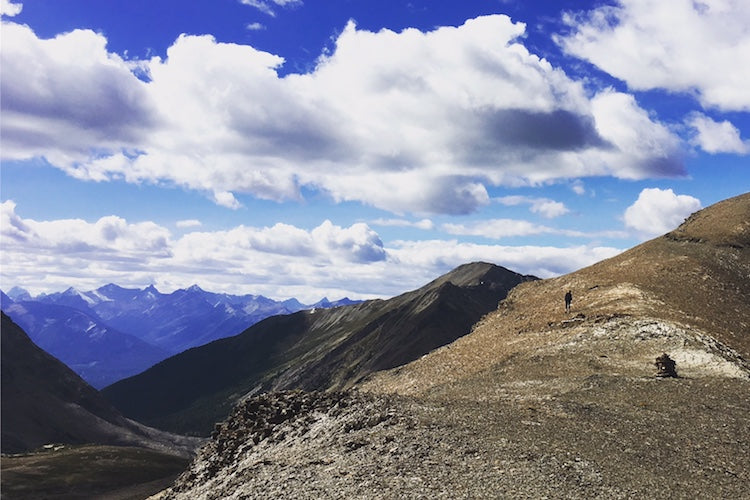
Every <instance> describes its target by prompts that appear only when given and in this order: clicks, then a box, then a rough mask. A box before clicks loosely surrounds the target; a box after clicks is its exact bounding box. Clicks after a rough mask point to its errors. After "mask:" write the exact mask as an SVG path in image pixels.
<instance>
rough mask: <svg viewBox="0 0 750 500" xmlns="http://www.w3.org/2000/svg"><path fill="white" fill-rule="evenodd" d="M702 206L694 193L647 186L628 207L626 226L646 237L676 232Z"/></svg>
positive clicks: (625, 217)
mask: <svg viewBox="0 0 750 500" xmlns="http://www.w3.org/2000/svg"><path fill="white" fill-rule="evenodd" d="M700 208H701V202H700V200H699V199H697V198H694V197H692V196H688V195H684V194H679V195H678V194H675V193H674V191H672V190H671V189H658V188H646V189H644V190H643V191H641V193H640V194H639V195H638V199H637V200H636V201H635V202H634V203H633V204H632V205H630V206H629V207H628V208H627V210H625V216H624V221H625V226H627V227H629V228H631V229H635V230H636V231H638V232H639V233H641V234H642V235H643V236H645V237H652V236H658V235H660V234H664V233H667V232H669V231H672V230H673V229H675V228H676V227H677V226H679V225H680V224H682V222H683V221H684V220H685V219H686V218H687V217H688V216H689V215H690V214H691V213H693V212H695V211H696V210H700Z"/></svg>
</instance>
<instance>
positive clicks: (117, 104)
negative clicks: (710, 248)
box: [0, 2, 684, 216]
mask: <svg viewBox="0 0 750 500" xmlns="http://www.w3.org/2000/svg"><path fill="white" fill-rule="evenodd" d="M256 3H258V2H256ZM263 3H264V4H265V5H270V3H268V2H263ZM289 4H290V2H276V3H275V5H278V6H283V5H289ZM3 29H4V33H3V41H4V47H3V51H2V57H3V61H2V63H3V68H4V75H3V79H2V97H3V98H2V101H1V104H2V111H3V121H2V123H1V124H0V126H2V130H1V132H2V134H3V151H2V154H3V155H4V157H11V158H16V159H21V158H30V157H39V156H44V157H46V158H47V159H48V160H49V161H50V162H51V163H52V164H53V165H55V166H57V167H59V168H61V169H63V170H65V171H66V172H67V173H68V174H69V175H72V176H74V177H76V178H80V179H91V180H97V181H105V180H112V179H117V180H125V181H127V182H133V183H142V182H148V183H157V184H160V183H168V184H172V185H176V186H181V187H183V188H185V189H191V190H197V191H200V192H203V193H205V194H206V196H208V197H209V198H211V199H213V200H214V201H215V202H216V203H217V204H219V205H222V206H226V207H228V208H238V207H239V206H241V204H240V202H239V200H238V195H240V194H248V195H251V196H254V197H257V198H261V199H267V200H276V201H284V200H300V199H301V198H302V192H303V191H302V188H303V187H304V188H305V189H312V190H317V191H319V192H323V193H327V194H328V195H330V197H331V198H332V199H333V200H335V201H356V202H361V203H365V204H368V205H372V206H375V207H378V208H381V209H384V210H387V211H390V212H392V213H396V214H404V213H413V214H468V213H471V212H474V211H476V210H477V209H479V208H480V207H482V206H484V205H486V204H488V203H489V202H490V200H489V195H488V191H487V190H488V187H491V186H499V185H508V186H522V185H539V184H540V183H545V182H552V181H556V180H563V179H572V178H576V177H581V176H614V177H618V178H628V179H643V178H650V177H654V176H657V177H661V176H678V175H682V174H683V173H684V172H683V166H682V159H681V155H680V148H681V147H680V142H679V140H678V138H677V137H676V136H675V135H673V134H672V133H671V132H670V131H669V130H668V129H667V128H666V127H665V126H664V125H662V124H660V123H659V122H657V121H655V120H654V119H653V118H651V117H650V116H649V115H648V113H647V112H646V111H644V110H643V109H641V108H640V107H639V106H638V104H637V103H636V102H635V100H634V99H633V98H632V96H629V95H626V94H620V93H617V92H614V91H611V90H607V91H604V92H601V93H599V94H597V95H595V96H593V97H590V96H588V95H587V94H586V92H585V91H584V89H583V86H582V84H581V83H580V82H577V81H574V80H572V79H571V78H569V77H568V76H567V75H566V74H565V73H564V72H563V71H562V70H560V69H559V68H555V67H553V66H552V65H551V64H550V63H549V62H548V61H546V60H544V59H540V58H539V57H538V56H536V55H535V54H532V53H530V52H529V51H528V50H527V49H526V47H525V46H524V45H523V44H522V40H523V36H524V34H525V26H524V25H523V24H522V23H514V22H512V21H511V20H510V19H509V18H508V17H507V16H501V15H496V16H485V17H479V18H476V19H470V20H468V21H466V22H465V23H464V24H463V25H461V26H458V27H440V28H437V29H435V30H433V31H429V32H421V31H419V30H416V29H406V30H404V31H402V32H399V33H396V32H393V31H389V30H381V31H379V32H377V33H373V32H369V31H366V30H361V29H358V28H357V26H356V24H355V23H353V22H351V23H349V24H348V25H347V26H346V28H345V29H344V30H343V31H342V32H341V34H340V35H339V36H338V38H337V40H336V46H335V49H334V50H332V51H331V52H330V53H328V54H326V55H323V56H321V57H320V58H319V60H318V64H317V66H316V67H315V68H314V69H313V70H312V71H310V72H309V73H306V74H288V75H286V76H283V77H280V76H279V74H278V73H277V71H278V69H279V68H280V67H281V65H283V64H284V60H283V58H281V57H279V56H277V55H274V54H270V53H267V52H263V51H260V50H257V49H255V48H253V47H251V46H246V45H237V44H230V43H219V42H217V41H216V40H215V39H214V38H212V37H211V36H186V35H183V36H180V37H179V38H178V39H177V40H176V41H175V42H174V44H173V45H172V46H171V47H170V48H169V49H168V51H167V56H166V58H164V59H161V58H153V59H151V60H149V61H136V62H132V61H128V62H125V61H123V60H121V59H120V58H119V57H118V56H116V55H114V54H111V53H108V52H107V50H106V40H105V39H104V38H103V36H102V35H99V34H96V33H93V32H91V31H80V30H79V31H74V32H72V33H68V34H65V35H60V36H58V37H56V38H53V39H49V40H42V39H39V38H38V37H36V35H35V34H34V33H33V32H32V31H31V30H30V29H29V28H27V27H25V26H18V25H13V24H11V23H5V24H4V25H3ZM6 40H7V41H6ZM29 61H33V62H34V64H33V65H32V64H29ZM134 66H135V67H137V70H138V71H139V72H141V73H143V74H144V75H147V76H148V78H144V79H138V78H136V77H135V76H134V74H133V72H131V71H130V70H129V68H130V69H133V67H134ZM71 68H72V69H73V71H71ZM30 71H34V75H36V76H35V77H34V78H31V75H30V74H29V72H30ZM144 80H145V81H144ZM32 81H33V82H35V84H34V85H29V82H32ZM537 210H538V213H540V214H542V215H545V216H553V215H555V214H559V213H561V211H562V208H561V207H560V206H559V205H546V206H541V205H538V206H537Z"/></svg>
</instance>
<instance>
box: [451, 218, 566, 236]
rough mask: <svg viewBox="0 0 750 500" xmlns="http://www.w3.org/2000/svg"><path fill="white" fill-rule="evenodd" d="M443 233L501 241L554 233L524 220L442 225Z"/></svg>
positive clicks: (495, 220) (491, 220)
mask: <svg viewBox="0 0 750 500" xmlns="http://www.w3.org/2000/svg"><path fill="white" fill-rule="evenodd" d="M442 228H443V231H445V232H447V233H448V234H455V235H462V236H483V237H485V238H493V239H501V238H510V237H513V236H529V235H534V234H542V233H551V232H554V230H553V229H552V228H549V227H547V226H541V225H538V224H534V223H531V222H528V221H525V220H517V219H490V220H483V221H478V222H472V223H470V224H452V223H451V224H443V225H442Z"/></svg>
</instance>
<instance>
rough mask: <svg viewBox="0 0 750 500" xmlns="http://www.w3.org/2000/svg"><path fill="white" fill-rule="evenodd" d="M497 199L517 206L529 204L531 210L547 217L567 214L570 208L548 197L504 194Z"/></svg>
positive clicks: (505, 203) (504, 203) (508, 204)
mask: <svg viewBox="0 0 750 500" xmlns="http://www.w3.org/2000/svg"><path fill="white" fill-rule="evenodd" d="M497 201H498V202H500V203H502V204H503V205H507V206H515V205H522V204H528V205H530V206H529V210H531V212H533V213H535V214H539V215H541V216H542V217H546V218H547V219H554V218H555V217H560V216H561V215H565V214H567V213H568V212H570V210H568V208H567V207H566V206H565V204H564V203H562V202H559V201H555V200H550V199H548V198H536V197H531V196H503V197H501V198H497Z"/></svg>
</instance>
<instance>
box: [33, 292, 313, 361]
mask: <svg viewBox="0 0 750 500" xmlns="http://www.w3.org/2000/svg"><path fill="white" fill-rule="evenodd" d="M36 300H37V301H39V302H43V303H47V304H55V305H65V306H69V307H74V308H76V309H78V310H80V311H83V312H86V313H88V314H92V315H93V314H95V315H96V316H98V317H99V318H101V320H102V321H103V322H104V323H106V324H107V325H108V326H110V327H112V328H114V329H117V330H120V331H123V332H127V333H130V334H132V335H135V336H137V337H139V338H140V339H141V340H143V341H145V342H148V343H149V344H152V345H154V346H157V347H159V348H161V349H163V350H165V351H166V352H168V353H170V354H176V353H178V352H182V351H184V350H186V349H189V348H190V347H195V346H199V345H203V344H206V343H208V342H211V341H212V340H216V339H219V338H223V337H228V336H232V335H236V334H237V333H239V332H241V331H243V330H244V329H245V328H247V327H248V326H250V325H252V324H254V323H257V322H258V321H260V320H261V319H265V318H267V317H269V316H273V315H276V314H288V313H290V312H295V311H298V310H300V309H304V308H305V307H306V306H304V305H302V304H299V302H297V301H293V300H289V301H285V302H278V301H275V300H272V299H269V298H266V297H263V296H262V295H230V294H218V293H211V292H206V291H204V290H202V289H201V288H200V287H198V286H197V285H193V286H191V287H189V288H187V289H180V290H175V291H174V292H172V293H169V294H163V293H160V292H159V291H158V290H157V289H156V288H155V287H154V286H153V285H152V286H149V287H146V288H144V289H142V290H140V289H130V288H123V287H120V286H118V285H115V284H109V285H105V286H103V287H100V288H98V289H96V290H93V291H89V292H79V291H77V290H75V289H74V288H69V289H68V290H66V291H64V292H61V293H54V294H49V295H43V296H40V297H38V298H37V299H36Z"/></svg>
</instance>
